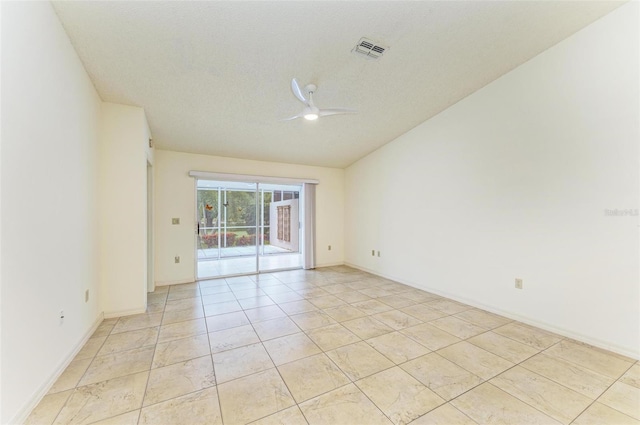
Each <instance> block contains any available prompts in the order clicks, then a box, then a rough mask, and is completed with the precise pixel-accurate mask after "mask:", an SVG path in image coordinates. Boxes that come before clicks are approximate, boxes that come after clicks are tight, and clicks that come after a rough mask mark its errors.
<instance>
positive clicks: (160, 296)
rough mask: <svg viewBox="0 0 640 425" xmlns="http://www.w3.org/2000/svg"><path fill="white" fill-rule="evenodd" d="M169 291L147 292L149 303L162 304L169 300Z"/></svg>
mask: <svg viewBox="0 0 640 425" xmlns="http://www.w3.org/2000/svg"><path fill="white" fill-rule="evenodd" d="M168 294H169V292H168V291H167V292H150V293H148V294H147V305H149V304H162V305H164V304H165V303H166V302H167V295H168Z"/></svg>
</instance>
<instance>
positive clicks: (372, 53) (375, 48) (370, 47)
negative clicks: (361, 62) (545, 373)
mask: <svg viewBox="0 0 640 425" xmlns="http://www.w3.org/2000/svg"><path fill="white" fill-rule="evenodd" d="M387 49H388V47H384V46H381V45H380V44H379V43H376V42H375V41H373V40H369V39H368V38H364V37H363V38H361V39H360V41H358V44H356V47H354V48H353V50H352V52H353V53H357V54H358V55H360V56H362V57H364V58H365V59H372V60H376V59H379V58H380V56H382V54H383V53H384V52H385V51H386V50H387Z"/></svg>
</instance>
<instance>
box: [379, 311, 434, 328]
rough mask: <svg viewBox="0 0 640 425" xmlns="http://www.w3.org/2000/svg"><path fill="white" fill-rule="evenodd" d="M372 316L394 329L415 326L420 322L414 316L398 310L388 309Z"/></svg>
mask: <svg viewBox="0 0 640 425" xmlns="http://www.w3.org/2000/svg"><path fill="white" fill-rule="evenodd" d="M373 318H374V319H376V320H379V321H381V322H382V323H384V324H385V325H387V326H389V327H391V328H393V329H395V330H399V329H404V328H408V327H410V326H416V325H419V324H420V323H422V322H421V321H420V320H418V319H416V318H415V317H413V316H409V315H408V314H407V313H403V312H401V311H400V310H389V311H385V312H383V313H377V314H374V315H373Z"/></svg>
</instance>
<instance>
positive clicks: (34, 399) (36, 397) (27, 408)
mask: <svg viewBox="0 0 640 425" xmlns="http://www.w3.org/2000/svg"><path fill="white" fill-rule="evenodd" d="M103 320H104V315H103V314H102V313H100V314H99V315H98V318H97V319H96V320H95V321H94V322H93V325H91V328H89V330H88V331H87V332H85V334H84V336H83V337H82V338H81V339H80V341H79V342H78V343H77V344H76V345H75V346H74V347H73V349H72V350H71V351H70V352H69V354H68V355H67V356H66V357H65V358H64V359H63V360H62V362H61V363H60V365H58V367H57V368H56V370H55V371H54V372H53V373H52V374H51V375H50V376H49V378H47V379H46V380H45V381H44V383H43V384H42V385H41V386H40V388H38V389H37V390H36V391H35V392H34V393H33V394H32V395H31V397H29V401H28V402H27V403H26V404H25V405H24V406H23V407H22V409H20V410H19V411H18V413H16V415H15V416H14V417H13V418H12V419H10V420H9V422H8V423H9V424H22V423H24V422H25V421H26V420H27V417H29V415H30V414H31V411H32V410H33V409H35V407H36V406H37V405H38V403H40V401H42V398H43V397H44V396H45V395H47V393H48V392H49V390H50V389H51V387H52V386H53V384H55V383H56V381H57V380H58V378H59V377H60V375H62V372H64V371H65V369H66V368H67V366H69V364H70V363H71V362H72V361H73V359H74V358H75V357H76V355H77V354H78V353H79V352H80V350H81V349H82V347H84V344H86V343H87V341H88V340H89V338H91V335H93V333H94V332H95V331H96V329H98V326H100V323H102V321H103Z"/></svg>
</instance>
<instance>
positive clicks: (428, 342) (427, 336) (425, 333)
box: [400, 323, 460, 350]
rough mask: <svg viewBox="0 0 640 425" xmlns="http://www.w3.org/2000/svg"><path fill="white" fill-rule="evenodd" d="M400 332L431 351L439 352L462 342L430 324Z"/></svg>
mask: <svg viewBox="0 0 640 425" xmlns="http://www.w3.org/2000/svg"><path fill="white" fill-rule="evenodd" d="M400 332H401V333H402V334H404V335H406V336H408V337H409V338H411V339H413V340H415V341H417V342H419V343H420V344H422V345H424V346H425V347H427V348H428V349H430V350H438V349H440V348H443V347H446V346H448V345H451V344H455V343H456V342H459V341H460V338H457V337H455V336H453V335H451V334H450V333H447V332H445V331H443V330H441V329H438V328H436V327H435V326H431V325H430V324H428V323H423V324H421V325H418V326H412V327H410V328H406V329H402V330H401V331H400Z"/></svg>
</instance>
